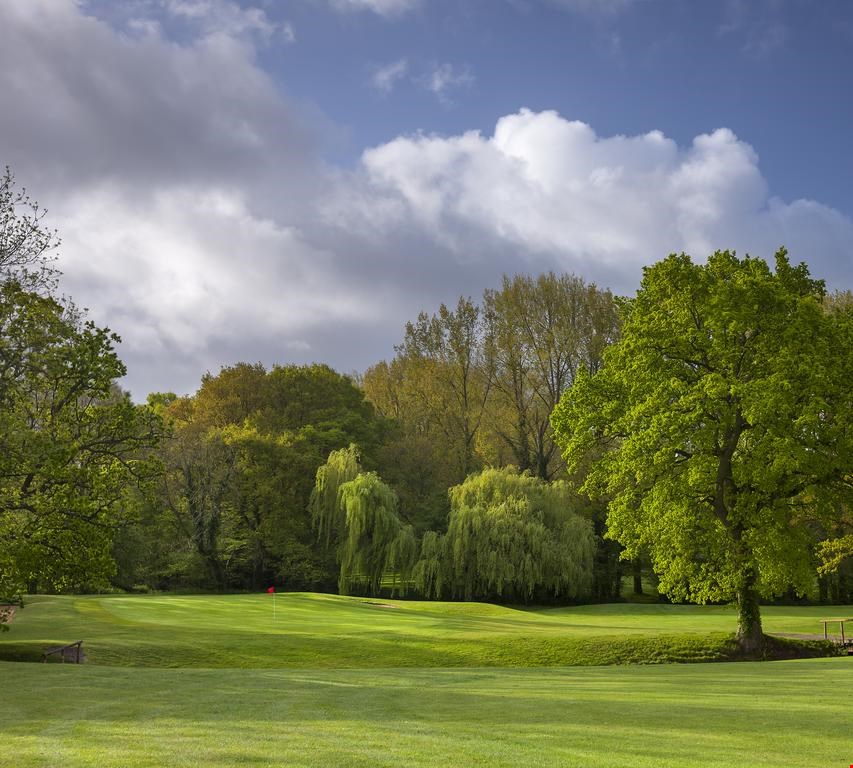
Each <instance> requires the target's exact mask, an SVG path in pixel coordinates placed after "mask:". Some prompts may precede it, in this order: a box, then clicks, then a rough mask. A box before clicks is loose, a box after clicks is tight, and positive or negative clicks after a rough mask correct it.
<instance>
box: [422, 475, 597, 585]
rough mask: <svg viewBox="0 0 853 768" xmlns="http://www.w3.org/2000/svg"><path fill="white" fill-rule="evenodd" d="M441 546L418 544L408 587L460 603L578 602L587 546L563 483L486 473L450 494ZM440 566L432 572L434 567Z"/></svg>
mask: <svg viewBox="0 0 853 768" xmlns="http://www.w3.org/2000/svg"><path fill="white" fill-rule="evenodd" d="M450 504H451V511H450V523H449V525H448V529H447V534H446V536H445V538H444V540H443V541H439V540H438V539H437V538H433V537H430V538H429V539H427V538H426V537H425V540H424V545H423V547H422V555H421V561H420V562H419V563H418V566H417V568H416V571H415V573H416V579H417V581H416V583H417V584H418V586H419V588H420V589H422V590H423V591H424V593H425V594H427V595H429V594H432V595H439V594H440V593H441V590H442V588H443V587H444V585H447V588H448V590H449V591H450V593H451V594H452V595H454V596H458V597H463V598H464V599H466V600H472V599H475V598H484V597H485V598H492V597H497V598H502V599H511V600H521V601H525V602H526V601H530V600H531V599H533V598H534V597H537V596H538V597H543V596H546V595H551V596H563V597H568V598H578V597H582V596H584V595H586V594H588V593H589V590H590V586H591V572H592V559H593V551H594V539H593V533H592V527H591V525H590V524H589V522H588V521H587V520H584V519H583V518H581V517H579V516H578V515H576V514H574V512H573V511H572V509H571V505H572V496H571V494H570V493H569V491H568V490H567V488H566V487H565V486H564V485H563V484H559V483H558V484H553V485H549V484H547V483H545V482H543V481H542V480H540V479H538V478H534V477H532V476H530V475H528V474H518V472H517V471H516V470H514V469H513V468H505V469H487V470H484V471H483V472H481V473H479V474H477V475H471V476H470V477H469V478H468V479H467V480H466V481H465V482H464V483H462V484H461V485H458V486H456V487H454V488H451V489H450ZM439 563H440V565H439Z"/></svg>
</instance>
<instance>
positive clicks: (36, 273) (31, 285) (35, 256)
mask: <svg viewBox="0 0 853 768" xmlns="http://www.w3.org/2000/svg"><path fill="white" fill-rule="evenodd" d="M46 213H47V212H46V211H45V210H43V209H42V208H40V207H39V205H38V203H36V202H35V201H34V200H32V199H31V198H30V196H29V195H28V194H27V191H26V189H17V188H16V185H15V177H14V176H13V174H12V171H11V170H10V168H9V166H6V170H5V172H4V174H3V176H2V177H0V278H2V279H3V280H4V281H6V280H9V279H14V280H16V281H17V282H18V284H19V285H20V286H21V287H22V288H25V289H26V290H30V291H34V292H38V293H46V292H48V293H49V292H50V289H52V288H54V287H55V285H56V278H57V277H58V272H57V270H56V269H55V268H54V266H53V258H52V257H51V255H50V252H51V251H52V250H54V249H55V248H56V247H57V246H58V245H59V240H58V238H57V236H56V232H54V231H51V230H48V229H46V228H45V227H44V225H43V223H42V222H43V219H44V217H45V214H46Z"/></svg>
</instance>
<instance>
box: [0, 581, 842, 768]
mask: <svg viewBox="0 0 853 768" xmlns="http://www.w3.org/2000/svg"><path fill="white" fill-rule="evenodd" d="M827 610H828V609H826V608H825V607H824V608H821V607H808V608H800V607H793V608H782V607H769V608H765V609H764V617H765V629H766V630H767V631H769V632H787V633H802V634H806V633H814V632H817V631H819V629H820V625H819V624H818V619H819V618H821V617H822V616H824V615H828V614H827ZM839 611H840V612H841V613H846V614H847V615H853V613H851V609H850V608H849V607H848V608H840V609H839V608H834V609H829V612H830V613H833V614H834V613H838V612H839ZM839 615H840V614H839ZM734 623H735V617H734V612H733V611H732V610H731V609H726V608H716V607H708V608H700V607H695V606H670V605H606V606H585V607H578V608H556V609H537V610H518V609H512V608H504V607H498V606H492V605H484V604H457V603H422V602H397V601H386V600H381V601H380V600H365V599H362V598H343V597H336V596H329V595H311V594H281V595H277V596H276V616H275V619H273V614H272V598H271V596H269V595H233V596H216V597H208V596H162V595H152V596H133V597H130V596H110V597H35V598H32V599H31V600H30V601H28V605H27V607H26V608H25V609H24V610H21V611H19V612H18V614H17V616H16V618H15V621H14V623H13V624H12V630H11V631H10V632H7V633H4V634H3V635H0V659H34V658H38V657H39V656H40V654H41V651H43V650H44V649H45V648H47V647H50V646H51V645H56V644H61V643H64V642H71V641H74V640H79V639H83V640H84V649H85V650H86V652H87V655H88V661H87V663H86V664H84V665H81V666H77V665H69V664H66V665H58V664H28V663H16V662H14V661H3V662H0V680H2V684H0V690H2V693H0V733H2V734H3V742H2V745H3V746H2V750H0V765H2V766H23V767H25V768H28V767H29V766H98V768H104V767H105V766H128V767H130V768H132V767H133V766H166V765H170V766H171V765H181V766H184V765H185V766H195V765H197V766H210V767H211V768H212V767H214V766H223V767H224V766H231V765H257V766H262V765H276V766H278V765H281V766H321V765H322V766H325V765H328V766H373V765H382V766H398V765H407V766H409V765H411V766H456V765H459V766H465V765H484V766H527V765H530V766H575V765H577V766H620V767H622V766H752V765H755V766H764V765H767V766H771V765H773V766H836V765H837V766H842V768H846V767H847V766H848V765H850V764H851V763H853V737H851V734H853V712H851V709H850V702H849V691H850V690H851V689H853V659H848V658H846V657H837V658H824V659H805V660H795V661H782V662H737V663H714V664H663V665H654V666H652V665H625V664H617V665H612V666H571V665H591V664H596V663H601V661H602V660H603V661H607V658H606V657H607V653H608V652H607V651H606V650H603V649H607V648H611V649H612V648H616V649H617V650H619V649H625V648H629V647H630V646H631V645H632V643H633V644H634V645H636V646H639V647H641V648H643V647H645V649H646V650H645V652H646V653H647V654H648V657H647V658H644V659H639V660H644V661H657V660H665V659H666V658H668V656H674V657H676V658H677V657H678V656H679V655H681V656H683V658H684V660H690V659H691V658H692V659H693V660H696V659H701V658H703V654H706V655H708V654H712V653H713V649H714V648H715V647H716V645H719V646H720V647H725V645H726V643H729V642H730V640H729V638H730V633H731V632H732V631H733V629H734ZM709 638H710V640H709ZM717 638H718V639H717ZM709 648H710V649H711V650H710V651H709V650H708V649H709ZM703 649H704V650H703ZM655 654H657V656H656V655H655ZM616 661H619V659H616ZM623 661H624V660H623Z"/></svg>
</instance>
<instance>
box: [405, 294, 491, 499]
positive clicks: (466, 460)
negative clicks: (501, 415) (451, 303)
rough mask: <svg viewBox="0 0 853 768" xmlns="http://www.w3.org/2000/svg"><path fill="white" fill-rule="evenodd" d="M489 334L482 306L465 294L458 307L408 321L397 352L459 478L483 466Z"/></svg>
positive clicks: (488, 390) (488, 374) (457, 479)
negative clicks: (479, 444) (479, 450)
mask: <svg viewBox="0 0 853 768" xmlns="http://www.w3.org/2000/svg"><path fill="white" fill-rule="evenodd" d="M485 332H486V329H485V325H484V322H483V317H482V313H481V312H480V309H479V307H477V306H476V305H475V304H474V303H473V302H472V301H471V300H470V299H466V298H464V297H461V298H460V299H459V301H458V303H457V305H456V308H455V309H453V310H451V309H448V308H447V307H446V306H445V305H444V304H442V305H441V306H440V307H439V311H438V313H437V314H435V315H432V316H430V315H427V314H426V313H423V312H422V313H421V314H420V315H419V316H418V319H417V321H416V322H414V323H408V324H407V325H406V332H405V336H404V339H403V344H402V345H401V346H400V347H399V348H398V350H397V352H398V357H399V358H401V359H402V360H404V361H405V365H406V375H407V377H408V378H409V386H410V387H412V389H413V392H412V394H414V395H415V397H416V398H417V399H418V400H419V401H420V405H421V407H422V408H423V410H425V411H427V412H428V413H429V414H430V417H431V418H432V419H433V420H434V423H435V425H436V426H437V428H438V430H440V431H441V432H442V433H443V435H444V437H445V438H446V445H447V449H448V454H449V458H450V460H451V461H452V462H453V465H454V470H455V481H456V482H459V481H461V480H463V479H464V478H465V477H466V476H467V475H468V474H469V473H470V472H471V471H473V470H474V469H476V468H478V466H479V462H478V460H477V456H476V440H477V435H478V433H479V430H480V427H481V425H482V421H483V416H484V414H485V409H486V402H487V400H488V397H489V392H490V389H491V385H492V375H491V371H490V369H489V367H488V364H487V358H486V355H485V351H484V346H485Z"/></svg>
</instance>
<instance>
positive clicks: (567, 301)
mask: <svg viewBox="0 0 853 768" xmlns="http://www.w3.org/2000/svg"><path fill="white" fill-rule="evenodd" d="M483 315H484V317H485V319H486V328H487V338H488V342H489V343H488V344H486V346H485V355H486V357H487V358H488V361H489V366H488V367H489V369H490V370H492V371H493V385H492V397H491V399H490V408H489V410H490V415H491V418H489V419H488V420H487V427H488V430H489V431H491V432H493V433H494V434H496V435H497V436H498V438H499V440H500V441H501V442H503V443H504V444H506V445H507V446H508V447H509V448H510V451H511V455H512V461H511V462H509V463H512V464H515V465H516V466H518V467H519V468H520V469H522V470H528V469H529V470H530V471H531V472H533V473H535V474H536V475H538V476H539V477H541V478H542V479H543V480H550V479H552V478H553V477H554V476H555V475H556V473H557V471H558V470H559V469H561V468H562V467H561V465H560V461H559V451H558V449H557V447H556V445H555V444H554V440H553V432H552V429H551V423H550V417H551V412H552V411H553V410H554V407H555V406H556V404H557V403H558V402H559V400H560V397H561V395H562V394H563V392H564V391H565V390H566V388H567V387H568V386H570V385H571V383H572V382H573V381H574V377H575V376H576V375H577V372H578V371H579V370H580V369H581V368H586V369H587V370H590V371H593V372H594V371H596V370H598V368H599V367H600V366H601V361H602V355H603V352H604V350H605V348H606V347H607V345H608V344H611V343H612V342H613V341H614V340H615V339H616V337H617V335H618V315H617V312H616V304H615V302H614V300H613V296H612V295H611V294H610V292H609V291H606V290H601V289H599V288H598V287H597V286H596V285H595V284H587V283H585V282H584V281H583V279H581V278H579V277H576V276H575V275H565V274H564V275H559V276H558V275H555V274H554V273H553V272H550V273H548V274H544V275H539V276H538V277H536V278H533V277H530V276H529V275H516V276H514V277H512V278H510V277H507V276H504V279H503V285H502V287H501V289H500V290H487V291H486V292H485V294H484V297H483Z"/></svg>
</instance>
